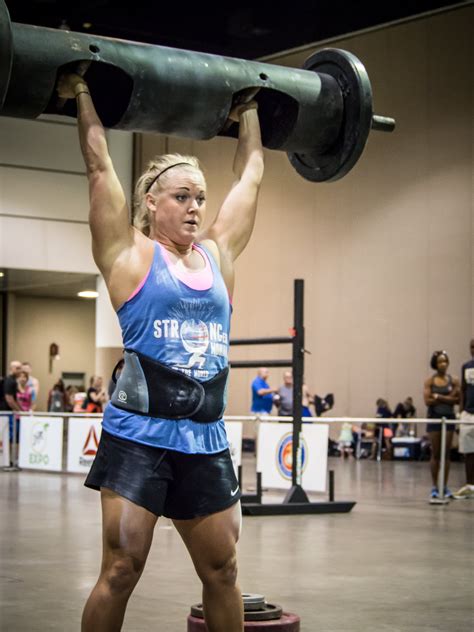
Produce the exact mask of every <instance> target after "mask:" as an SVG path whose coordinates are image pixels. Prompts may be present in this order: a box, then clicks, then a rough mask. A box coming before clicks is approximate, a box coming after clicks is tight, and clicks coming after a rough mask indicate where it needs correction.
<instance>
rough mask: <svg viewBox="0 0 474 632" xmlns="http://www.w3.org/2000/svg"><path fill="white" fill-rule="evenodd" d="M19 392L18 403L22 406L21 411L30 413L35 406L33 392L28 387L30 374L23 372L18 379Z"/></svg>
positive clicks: (17, 395) (17, 394)
mask: <svg viewBox="0 0 474 632" xmlns="http://www.w3.org/2000/svg"><path fill="white" fill-rule="evenodd" d="M17 386H18V390H17V392H16V401H17V402H18V404H19V406H20V410H23V411H26V412H29V411H31V410H32V405H33V392H32V390H31V388H30V387H29V386H28V373H27V372H26V371H23V370H21V371H20V373H19V375H18V378H17Z"/></svg>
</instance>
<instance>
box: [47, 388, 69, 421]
mask: <svg viewBox="0 0 474 632" xmlns="http://www.w3.org/2000/svg"><path fill="white" fill-rule="evenodd" d="M65 410H66V390H65V388H64V382H63V381H62V380H58V381H57V382H56V384H55V385H54V386H53V388H52V389H51V390H50V391H49V393H48V412H49V413H63V412H64V411H65Z"/></svg>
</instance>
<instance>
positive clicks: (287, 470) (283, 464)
mask: <svg viewBox="0 0 474 632" xmlns="http://www.w3.org/2000/svg"><path fill="white" fill-rule="evenodd" d="M300 449H301V472H302V473H303V472H304V470H305V467H306V460H307V459H306V453H307V452H306V451H307V448H306V443H305V441H304V439H302V440H301V442H300ZM276 466H277V470H278V472H279V474H281V476H282V477H283V478H284V479H285V480H289V481H291V473H292V468H293V433H292V432H288V433H287V434H286V435H283V437H282V438H281V439H280V441H279V442H278V443H277V448H276Z"/></svg>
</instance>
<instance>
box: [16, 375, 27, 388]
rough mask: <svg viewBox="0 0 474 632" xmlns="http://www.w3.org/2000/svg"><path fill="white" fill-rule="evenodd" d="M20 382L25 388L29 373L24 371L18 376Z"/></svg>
mask: <svg viewBox="0 0 474 632" xmlns="http://www.w3.org/2000/svg"><path fill="white" fill-rule="evenodd" d="M18 382H19V384H20V386H21V387H22V388H25V386H26V383H27V382H28V374H27V373H25V372H24V371H22V372H21V373H20V375H19V376H18Z"/></svg>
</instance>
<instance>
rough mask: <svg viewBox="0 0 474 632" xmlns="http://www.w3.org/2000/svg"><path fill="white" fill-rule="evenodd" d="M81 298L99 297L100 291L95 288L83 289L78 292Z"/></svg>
mask: <svg viewBox="0 0 474 632" xmlns="http://www.w3.org/2000/svg"><path fill="white" fill-rule="evenodd" d="M77 295H78V296H80V297H81V298H97V297H98V296H99V292H96V291H95V290H83V291H82V292H78V293H77Z"/></svg>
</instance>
